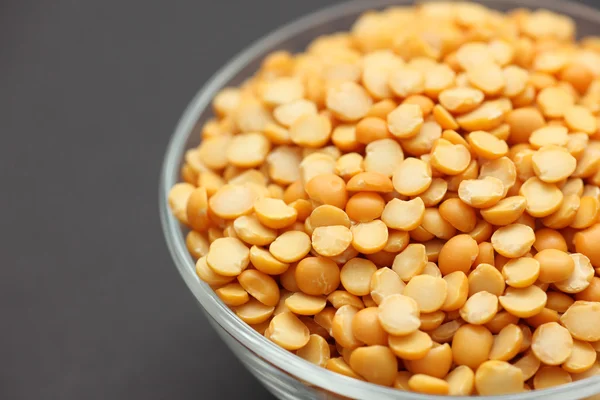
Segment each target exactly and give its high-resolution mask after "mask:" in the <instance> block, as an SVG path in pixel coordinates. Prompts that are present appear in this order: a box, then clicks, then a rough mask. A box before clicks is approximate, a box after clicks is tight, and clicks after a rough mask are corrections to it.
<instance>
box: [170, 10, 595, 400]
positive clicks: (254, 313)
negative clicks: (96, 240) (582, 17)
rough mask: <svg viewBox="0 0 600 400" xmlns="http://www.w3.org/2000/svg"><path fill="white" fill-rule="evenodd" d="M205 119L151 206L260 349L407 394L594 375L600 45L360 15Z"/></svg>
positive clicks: (474, 23)
mask: <svg viewBox="0 0 600 400" xmlns="http://www.w3.org/2000/svg"><path fill="white" fill-rule="evenodd" d="M213 106H214V112H215V117H214V119H211V120H209V121H208V122H206V124H205V125H204V126H203V129H202V141H201V144H200V145H199V146H198V147H197V148H192V149H190V150H188V151H187V153H186V154H185V160H184V163H183V166H182V169H181V175H182V180H183V182H182V183H178V184H176V185H175V186H174V187H173V188H172V189H171V192H170V194H169V204H170V207H171V209H172V211H173V213H174V215H175V216H176V217H177V218H178V219H179V221H181V223H183V224H185V225H186V226H187V227H189V233H188V234H187V239H186V243H187V246H188V248H189V251H190V253H191V254H192V255H193V256H194V257H195V258H196V259H197V264H196V271H197V274H198V276H199V277H200V279H202V280H203V281H205V282H206V283H208V284H209V285H210V286H211V287H212V288H214V290H215V292H216V293H217V295H218V296H219V297H220V298H221V299H222V300H223V302H224V303H225V304H227V305H228V306H230V307H231V308H232V310H233V311H234V312H235V313H236V314H237V315H238V316H239V318H241V319H242V320H243V321H245V322H246V323H248V324H249V325H250V326H252V327H253V328H254V329H256V330H257V331H258V332H259V333H260V334H264V336H265V337H266V338H268V339H269V340H271V341H273V342H274V343H276V344H277V345H279V346H281V347H283V348H284V349H287V350H289V351H291V352H294V353H295V354H296V355H298V356H299V357H302V358H304V359H306V360H307V361H309V362H311V363H314V364H317V365H319V366H322V367H324V368H327V369H328V370H331V371H335V372H338V373H340V374H343V375H346V376H350V377H353V378H356V379H359V380H364V381H368V382H372V383H376V384H380V385H384V386H390V387H394V388H396V389H399V390H408V391H414V392H420V393H427V394H450V395H470V394H479V395H496V394H502V393H517V392H522V391H526V390H533V389H544V388H549V387H552V386H557V385H561V384H565V383H568V382H571V381H576V380H580V379H583V378H586V377H590V376H592V375H600V365H599V364H598V361H597V353H596V351H600V276H599V275H600V223H599V215H600V187H599V185H600V128H599V127H600V37H589V38H585V39H583V40H580V41H576V40H575V26H574V23H573V21H572V20H571V19H570V18H569V17H566V16H563V15H558V14H555V13H552V12H549V11H545V10H537V11H529V10H524V9H518V10H514V11H512V12H509V13H507V14H503V13H500V12H497V11H493V10H489V9H487V8H484V7H483V6H481V5H477V4H471V3H427V4H424V5H419V6H415V7H406V8H404V7H403V8H399V7H398V8H390V9H387V10H384V11H370V12H367V13H365V14H364V15H362V16H361V17H360V18H359V19H358V20H357V21H356V22H355V24H354V25H353V27H352V28H351V31H350V32H342V33H336V34H333V35H329V36H322V37H319V38H316V39H315V40H314V41H313V42H312V43H311V44H310V45H309V46H308V48H307V49H306V51H305V52H304V53H299V54H291V53H289V52H286V51H277V52H275V53H272V54H270V55H269V56H268V57H266V58H265V60H264V62H263V63H262V66H261V68H260V70H259V71H258V72H257V73H256V74H255V75H254V76H253V77H251V78H250V79H248V80H247V81H246V82H245V83H244V84H243V85H241V86H240V87H229V88H225V89H223V90H221V91H220V92H219V93H218V94H217V95H216V96H215V98H214V102H213Z"/></svg>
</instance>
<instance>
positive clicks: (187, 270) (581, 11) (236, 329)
mask: <svg viewBox="0 0 600 400" xmlns="http://www.w3.org/2000/svg"><path fill="white" fill-rule="evenodd" d="M421 2H422V1H421ZM479 2H480V3H483V4H486V5H488V6H490V7H491V8H498V6H503V7H505V8H508V7H510V8H516V7H527V8H532V9H536V8H540V7H543V8H546V9H551V10H555V11H557V12H562V13H564V14H568V15H570V16H572V17H575V18H581V19H583V20H588V21H589V20H594V23H597V24H600V11H598V10H595V9H593V8H591V7H588V6H585V5H583V4H577V3H571V2H567V1H563V0H545V1H544V2H543V3H542V2H539V1H536V0H483V1H481V0H480V1H479ZM411 3H413V1H410V0H372V1H369V2H365V1H362V0H353V1H349V2H346V3H341V4H339V5H335V6H332V7H328V8H325V9H322V10H320V11H316V12H314V13H312V14H308V15H306V16H304V17H302V18H300V19H298V20H297V21H295V22H293V23H290V24H287V25H284V26H282V27H280V28H278V29H276V30H275V31H273V32H271V33H270V34H268V35H267V36H265V37H263V38H262V39H259V40H258V41H256V42H254V43H253V44H252V45H251V46H250V47H248V48H247V49H246V50H244V51H242V52H241V53H239V54H238V55H236V56H235V57H234V58H233V59H232V60H231V61H229V62H228V63H227V64H226V65H225V66H224V67H223V68H222V69H221V70H219V71H218V72H217V73H216V74H215V75H213V76H212V77H211V79H210V80H209V81H207V83H206V84H205V85H204V86H203V87H202V88H201V89H200V90H199V91H198V93H197V94H196V96H195V97H194V98H193V99H192V101H191V102H190V104H189V105H188V107H187V108H186V110H185V111H184V113H183V115H182V117H181V119H180V120H179V122H178V124H177V127H176V129H175V132H174V133H173V135H172V137H171V140H170V141H169V144H168V147H167V151H166V154H165V159H164V163H163V167H162V171H161V176H160V184H159V208H160V220H161V224H162V228H163V233H164V235H165V239H166V242H167V246H168V248H169V251H170V253H171V256H172V257H173V261H174V262H175V265H176V267H177V269H178V271H179V273H180V275H181V276H182V278H183V280H184V281H185V283H186V284H187V286H188V288H189V289H190V290H191V292H192V293H193V294H194V296H195V297H196V299H197V300H198V302H199V303H200V304H201V305H202V307H203V308H204V310H205V311H206V313H207V314H208V315H209V316H210V318H211V320H212V322H213V323H216V324H218V326H220V327H221V328H222V329H223V330H224V331H225V332H227V333H228V334H229V335H231V336H232V337H233V338H234V339H235V340H237V341H239V342H240V343H244V344H245V345H246V346H247V348H248V350H249V351H251V352H253V353H254V354H256V355H257V356H259V357H262V358H263V359H264V360H267V361H269V362H271V363H272V364H273V365H274V366H276V367H277V368H280V369H281V370H284V371H286V372H287V373H289V374H291V375H293V376H294V377H296V378H298V379H300V380H303V381H306V382H309V383H310V384H311V385H313V386H316V387H320V388H322V389H325V390H328V391H331V392H334V393H337V394H339V395H342V396H346V397H351V398H356V399H361V400H368V399H372V398H375V397H376V398H378V399H384V400H386V399H390V400H391V399H414V400H425V399H431V398H444V396H428V395H422V394H418V393H411V392H403V391H398V390H395V389H390V388H387V387H382V386H379V385H374V384H370V383H366V382H361V381H357V380H354V379H352V378H348V377H345V376H342V375H339V374H336V373H334V372H331V371H328V370H325V369H323V368H321V367H318V366H316V365H313V364H311V363H309V362H306V361H305V360H302V359H301V358H299V357H297V356H295V355H294V354H292V353H290V352H288V351H286V350H284V349H282V348H280V347H278V346H277V345H275V344H274V343H272V342H271V341H269V340H267V339H266V338H264V337H263V336H262V335H260V334H259V333H258V332H256V331H255V330H254V329H252V328H251V327H250V326H248V325H247V324H245V323H244V322H243V321H242V320H240V319H239V318H238V317H237V316H236V315H235V314H234V313H233V312H232V311H231V310H230V309H229V308H228V307H227V306H226V305H225V304H223V303H222V302H221V301H220V299H219V298H218V297H217V296H216V294H215V293H214V291H213V290H212V289H211V288H210V287H209V286H208V285H207V284H205V283H204V282H201V281H200V280H199V279H198V277H197V276H196V274H195V269H194V261H193V259H192V258H191V256H190V255H189V253H188V251H187V248H186V245H185V238H184V236H183V234H182V231H181V227H180V225H179V222H178V221H177V220H176V219H175V218H174V217H173V216H172V215H171V213H170V211H169V207H168V203H167V197H168V193H169V189H170V188H171V187H172V186H173V185H174V184H175V183H176V182H178V180H179V179H178V177H179V167H180V165H181V160H182V157H183V154H184V151H185V150H186V144H187V140H188V137H189V135H190V133H191V132H192V131H193V128H194V127H195V125H196V122H197V119H198V117H199V115H200V114H201V113H202V111H203V110H204V109H206V108H207V107H210V105H211V100H212V98H213V97H214V95H215V94H216V93H217V91H218V90H219V89H221V88H222V87H223V86H224V85H225V84H226V83H227V82H228V81H229V80H230V79H232V78H233V77H234V76H235V75H236V73H238V72H239V71H240V70H242V69H243V67H244V66H245V65H246V64H247V63H248V62H250V61H251V60H253V59H254V58H255V57H256V55H257V54H259V53H261V52H263V51H265V50H268V49H276V48H277V45H278V44H280V43H281V42H282V41H284V40H287V39H290V38H292V37H293V36H295V35H298V34H300V33H301V32H305V31H307V30H310V29H314V28H316V27H319V26H321V25H322V24H326V23H327V21H329V20H331V19H333V18H336V17H341V16H349V15H354V14H358V13H360V12H361V11H364V10H367V9H377V8H384V7H388V6H394V5H408V4H411ZM598 392H600V377H594V378H590V379H586V380H582V381H578V382H573V383H570V384H567V385H563V386H559V387H556V388H551V389H545V390H539V391H531V392H525V393H520V394H518V395H505V396H481V397H480V398H490V399H499V400H504V399H506V400H508V399H517V398H518V399H521V400H530V399H540V398H546V399H557V400H558V399H561V400H567V399H578V398H583V397H586V396H590V395H593V394H596V393H598ZM453 398H455V399H462V400H467V399H471V398H472V397H464V396H462V397H453Z"/></svg>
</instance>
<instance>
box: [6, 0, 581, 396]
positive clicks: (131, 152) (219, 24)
mask: <svg viewBox="0 0 600 400" xmlns="http://www.w3.org/2000/svg"><path fill="white" fill-rule="evenodd" d="M589 2H590V3H593V2H592V1H589ZM331 3H334V1H332V0H329V1H324V0H302V1H300V0H237V1H231V0H229V1H225V0H220V1H206V0H205V1H200V0H193V1H192V0H190V1H171V2H167V1H158V0H151V1H150V0H146V1H142V0H119V1H117V0H103V1H84V0H82V1H73V0H70V1H63V0H41V1H40V0H38V1H25V0H4V1H2V2H0V134H1V135H2V144H1V145H0V182H1V183H2V187H1V189H0V193H1V194H0V206H1V208H2V212H1V213H0V227H1V232H2V237H1V239H2V240H0V255H1V259H0V265H1V269H0V315H1V318H2V319H1V325H0V399H10V400H20V399H27V400H29V399H67V400H70V399H86V400H88V399H89V400H94V399H103V400H104V399H144V400H155V399H212V398H227V399H234V398H248V397H251V398H257V399H258V398H267V397H268V394H267V393H266V392H265V390H264V389H262V387H261V386H260V385H259V384H258V383H257V382H256V381H255V380H254V379H253V378H252V377H251V376H250V375H249V373H247V372H246V371H245V370H244V369H243V367H242V366H241V365H240V364H239V362H237V361H236V360H235V359H234V357H233V356H232V355H231V354H230V353H229V351H228V350H227V349H226V348H225V346H224V345H223V344H222V343H221V342H220V341H219V340H218V338H217V337H216V335H215V334H214V333H213V332H212V330H211V329H210V328H209V327H208V326H207V323H206V320H205V319H204V317H203V316H202V314H201V313H200V312H199V310H198V309H197V308H196V305H195V302H194V300H193V298H192V296H191V294H189V293H188V290H187V288H186V287H185V286H184V283H183V281H182V280H181V279H180V278H179V277H178V275H177V273H176V270H175V269H174V267H173V266H172V263H171V260H170V257H169V255H168V253H167V250H166V247H165V245H164V241H163V238H162V233H161V231H160V226H159V220H158V206H157V183H158V172H159V166H160V164H161V161H162V156H163V151H164V148H165V145H166V143H167V140H168V137H169V135H170V132H171V130H172V128H173V127H174V125H175V123H176V122H177V119H178V118H179V116H180V114H181V112H182V110H183V109H184V107H185V105H186V104H187V102H188V101H189V100H190V99H191V97H192V96H193V95H194V93H195V92H196V90H197V89H198V88H199V87H200V86H201V85H202V84H203V83H204V82H205V81H206V80H207V79H208V78H209V77H210V75H212V73H213V72H214V71H216V70H217V69H218V68H219V67H220V66H221V65H222V64H223V63H224V62H225V61H227V60H228V59H229V58H231V57H232V56H233V55H234V54H235V53H237V52H238V51H239V50H241V49H243V48H244V47H245V46H246V45H248V44H249V43H250V42H251V41H253V40H254V39H256V38H258V37H260V36H262V35H263V34H265V33H267V32H268V31H270V30H272V29H274V28H275V27H277V26H279V25H281V24H283V23H284V22H287V21H290V20H292V19H294V18H296V17H298V16H299V15H302V14H304V13H306V12H308V11H310V10H314V9H317V8H318V7H321V6H325V5H327V4H331Z"/></svg>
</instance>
